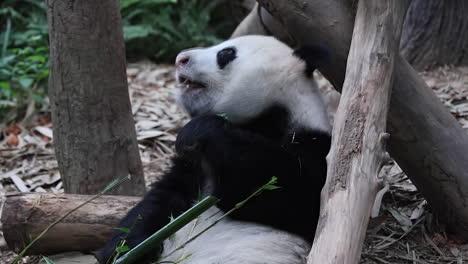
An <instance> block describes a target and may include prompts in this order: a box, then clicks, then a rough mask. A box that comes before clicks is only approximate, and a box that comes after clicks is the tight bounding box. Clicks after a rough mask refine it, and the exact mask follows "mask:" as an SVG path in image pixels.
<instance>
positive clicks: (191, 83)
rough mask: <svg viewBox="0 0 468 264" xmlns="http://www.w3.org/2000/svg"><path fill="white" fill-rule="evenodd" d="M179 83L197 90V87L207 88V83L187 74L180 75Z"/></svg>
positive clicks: (189, 88)
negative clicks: (191, 77)
mask: <svg viewBox="0 0 468 264" xmlns="http://www.w3.org/2000/svg"><path fill="white" fill-rule="evenodd" d="M179 84H180V85H181V87H182V88H185V89H187V90H196V89H203V88H206V85H205V84H203V83H201V82H198V81H195V80H192V79H190V78H189V77H187V76H185V75H180V76H179Z"/></svg>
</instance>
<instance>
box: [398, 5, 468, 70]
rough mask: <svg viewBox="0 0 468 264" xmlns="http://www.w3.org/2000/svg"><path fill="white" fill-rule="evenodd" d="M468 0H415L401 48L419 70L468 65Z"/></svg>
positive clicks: (403, 34)
mask: <svg viewBox="0 0 468 264" xmlns="http://www.w3.org/2000/svg"><path fill="white" fill-rule="evenodd" d="M467 14H468V1H466V0H450V1H440V0H413V2H412V3H411V5H410V8H409V9H408V13H407V16H406V20H405V24H404V27H403V33H402V36H401V44H400V49H401V53H402V54H403V56H404V57H405V58H406V59H407V60H408V61H409V62H410V63H411V65H413V66H415V67H416V68H418V69H425V68H430V67H432V66H435V65H445V64H463V65H468V15H467Z"/></svg>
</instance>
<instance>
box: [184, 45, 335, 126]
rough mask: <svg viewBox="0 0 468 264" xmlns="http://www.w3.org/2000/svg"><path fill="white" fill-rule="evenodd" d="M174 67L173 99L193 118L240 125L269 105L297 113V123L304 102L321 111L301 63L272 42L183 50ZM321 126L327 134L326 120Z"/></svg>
mask: <svg viewBox="0 0 468 264" xmlns="http://www.w3.org/2000/svg"><path fill="white" fill-rule="evenodd" d="M176 66H177V71H176V80H177V83H178V89H177V92H176V99H177V101H178V102H179V103H180V104H181V105H183V107H184V108H185V109H186V110H187V111H188V112H189V114H190V115H191V116H198V115H201V114H206V113H216V114H224V115H226V116H227V118H228V119H229V120H230V121H232V122H235V123H242V122H245V121H248V120H249V119H251V118H254V117H256V116H258V115H259V114H261V113H262V111H263V110H265V109H267V108H268V107H270V106H272V105H273V104H282V105H284V106H285V107H286V108H288V109H289V110H297V111H296V113H292V114H293V115H296V116H298V117H299V118H300V116H301V115H304V114H306V113H303V112H304V111H306V110H305V109H299V108H300V107H301V106H305V104H304V103H305V100H306V101H307V100H308V101H309V103H308V104H309V106H310V99H312V100H314V102H315V101H317V104H319V105H320V106H322V103H321V98H320V96H319V95H318V92H317V91H316V89H315V88H316V86H315V82H314V81H313V80H312V79H310V78H307V76H306V75H305V73H304V71H305V63H304V62H303V61H302V60H300V59H299V58H298V57H296V56H294V55H293V50H292V49H290V48H289V47H288V46H286V45H285V44H283V43H282V42H280V41H278V40H276V39H275V38H273V37H266V36H243V37H239V38H235V39H231V40H228V41H225V42H223V43H221V44H219V45H216V46H212V47H208V48H194V49H189V50H185V51H182V52H181V53H179V55H178V56H177V58H176ZM309 97H310V98H309ZM303 102H304V103H303ZM293 108H294V109H293ZM293 112H294V111H293ZM307 112H309V111H308V110H307ZM318 114H319V116H320V118H322V113H318ZM324 116H326V115H324ZM297 121H298V122H302V121H301V120H297ZM321 122H322V121H321ZM325 123H326V124H324V125H322V124H321V125H320V126H319V127H323V128H324V129H328V121H327V120H326V118H325Z"/></svg>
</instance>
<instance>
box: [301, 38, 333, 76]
mask: <svg viewBox="0 0 468 264" xmlns="http://www.w3.org/2000/svg"><path fill="white" fill-rule="evenodd" d="M293 54H294V55H295V56H297V57H298V58H300V59H301V60H303V61H304V62H305V63H306V69H305V73H306V75H307V76H309V77H310V76H312V73H313V72H314V70H315V69H318V68H319V67H321V66H324V65H326V64H328V63H330V61H331V60H332V52H331V50H330V49H329V48H327V47H325V46H322V45H320V44H304V45H302V46H301V47H300V48H298V49H296V50H294V53H293Z"/></svg>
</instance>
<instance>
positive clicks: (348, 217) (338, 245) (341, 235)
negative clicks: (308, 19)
mask: <svg viewBox="0 0 468 264" xmlns="http://www.w3.org/2000/svg"><path fill="white" fill-rule="evenodd" d="M409 3H410V1H409V0H406V1H404V0H373V1H359V4H358V10H357V14H356V22H355V24H354V32H353V38H352V42H351V48H350V51H349V56H348V63H347V67H346V69H347V71H346V78H345V82H344V84H343V90H342V96H341V100H340V104H339V107H338V111H337V112H336V115H335V123H334V126H333V141H332V146H331V150H330V153H329V154H328V157H327V161H328V162H327V163H328V174H327V181H326V184H325V187H324V188H323V190H322V203H321V208H320V221H319V225H318V227H317V232H316V236H315V240H314V244H313V245H312V250H311V252H310V255H309V260H308V263H311V264H312V263H321V264H326V263H330V264H352V263H358V261H359V259H360V255H361V249H362V244H363V242H364V237H365V234H366V229H367V223H368V220H369V216H370V212H371V208H372V205H373V203H374V200H375V195H376V194H377V191H378V180H377V176H378V174H379V171H380V169H381V167H382V165H383V164H384V163H385V161H386V160H387V158H386V151H385V144H384V143H385V141H386V139H387V138H388V134H386V133H385V131H386V123H387V111H388V105H389V101H390V91H391V87H392V84H393V67H394V63H395V58H396V57H397V56H398V44H399V42H400V34H401V27H402V24H403V19H404V17H405V11H406V8H407V7H408V5H409Z"/></svg>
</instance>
